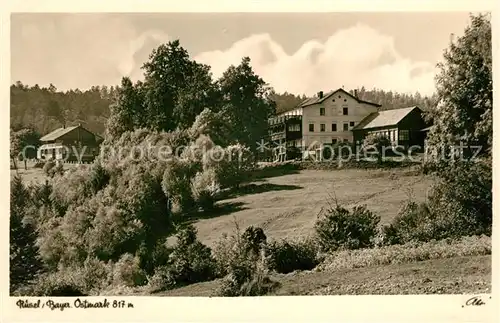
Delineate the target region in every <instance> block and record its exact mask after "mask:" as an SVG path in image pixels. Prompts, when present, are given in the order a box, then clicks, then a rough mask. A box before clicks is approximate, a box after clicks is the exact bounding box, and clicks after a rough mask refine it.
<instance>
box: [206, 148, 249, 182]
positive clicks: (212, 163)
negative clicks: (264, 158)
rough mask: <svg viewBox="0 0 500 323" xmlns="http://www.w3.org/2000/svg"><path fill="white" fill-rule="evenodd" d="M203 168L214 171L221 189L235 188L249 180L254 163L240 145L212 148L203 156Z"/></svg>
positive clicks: (247, 149)
mask: <svg viewBox="0 0 500 323" xmlns="http://www.w3.org/2000/svg"><path fill="white" fill-rule="evenodd" d="M203 168H204V169H208V168H212V169H214V171H215V174H216V175H217V181H218V182H219V183H220V185H221V188H237V187H238V186H239V185H240V184H242V183H243V182H245V181H247V180H248V179H249V178H250V172H251V171H252V170H253V169H254V168H255V161H254V156H253V154H252V152H251V151H250V149H249V148H248V147H245V146H242V145H240V144H237V145H232V146H228V147H226V148H220V147H214V148H213V149H211V150H209V151H208V152H207V153H206V154H205V155H204V158H203Z"/></svg>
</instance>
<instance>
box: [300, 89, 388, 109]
mask: <svg viewBox="0 0 500 323" xmlns="http://www.w3.org/2000/svg"><path fill="white" fill-rule="evenodd" d="M338 92H342V93H344V94H346V95H348V96H349V97H351V98H353V99H354V100H356V101H357V102H358V103H365V104H370V105H373V106H376V107H381V106H382V105H380V104H377V103H373V102H368V101H363V100H361V99H360V98H358V97H355V96H354V95H352V94H351V93H349V92H347V91H346V90H344V89H337V90H335V91H331V92H328V93H326V94H325V95H323V97H322V98H319V97H313V98H309V99H306V100H305V101H304V102H302V103H301V104H299V107H306V106H310V105H313V104H318V103H321V102H323V101H325V100H326V99H328V98H329V97H331V96H332V95H334V94H335V93H338Z"/></svg>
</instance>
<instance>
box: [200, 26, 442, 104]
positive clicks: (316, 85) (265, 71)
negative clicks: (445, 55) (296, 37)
mask: <svg viewBox="0 0 500 323" xmlns="http://www.w3.org/2000/svg"><path fill="white" fill-rule="evenodd" d="M243 56H249V57H250V58H251V60H252V66H253V68H254V70H255V72H256V73H257V74H259V75H261V76H262V78H263V79H264V80H265V81H266V82H268V83H269V84H270V85H271V86H273V87H274V88H275V89H276V90H277V91H278V92H284V91H288V92H292V93H297V94H300V93H305V94H308V95H311V94H314V93H316V92H318V91H320V90H323V91H329V90H332V89H335V88H338V87H341V86H345V88H348V89H350V88H355V87H361V86H365V87H366V88H367V89H371V88H373V87H376V88H381V89H385V90H392V91H398V92H416V91H419V92H420V93H421V94H431V93H432V92H433V91H434V75H435V68H434V64H433V63H429V62H415V61H412V60H410V59H409V58H405V57H402V56H401V55H400V54H399V53H398V51H397V50H396V48H395V46H394V39H393V38H392V37H391V36H387V35H383V34H381V33H380V32H378V31H377V30H375V29H373V28H371V27H369V26H366V25H361V24H358V25H356V26H353V27H351V28H348V29H343V30H340V31H338V32H336V33H335V34H333V35H332V36H331V37H329V38H328V39H327V40H326V41H325V42H323V43H322V42H320V41H317V40H311V41H309V42H306V43H304V44H303V45H302V46H301V47H300V48H299V49H298V50H297V51H296V52H295V53H293V54H291V55H289V54H287V53H286V52H285V51H284V50H283V48H282V47H281V46H280V44H278V43H276V42H275V41H274V40H273V39H272V38H271V36H270V35H268V34H259V35H252V36H250V37H248V38H245V39H242V40H240V41H237V42H236V43H234V44H233V45H232V46H231V47H230V48H229V49H227V50H223V51H211V52H204V53H201V54H199V55H197V56H196V57H195V59H196V60H197V61H199V62H202V63H205V64H208V65H210V66H212V72H213V73H214V76H216V77H218V76H220V75H221V74H222V73H223V71H224V70H225V69H226V68H227V67H228V66H229V65H236V64H238V63H239V62H240V61H241V58H242V57H243Z"/></svg>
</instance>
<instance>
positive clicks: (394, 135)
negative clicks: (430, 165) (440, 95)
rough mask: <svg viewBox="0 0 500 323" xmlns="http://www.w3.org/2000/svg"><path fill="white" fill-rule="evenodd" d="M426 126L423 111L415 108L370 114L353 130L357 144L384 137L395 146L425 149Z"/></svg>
mask: <svg viewBox="0 0 500 323" xmlns="http://www.w3.org/2000/svg"><path fill="white" fill-rule="evenodd" d="M427 126H428V125H427V124H426V122H425V120H424V118H423V112H422V110H421V109H420V108H419V107H417V106H415V107H409V108H402V109H394V110H385V111H377V112H374V113H370V114H369V115H368V116H366V117H365V118H364V119H363V120H361V122H359V123H358V124H357V125H356V126H355V127H354V128H353V129H352V132H353V136H354V141H355V142H362V141H363V139H364V138H365V137H366V136H368V135H370V134H375V135H384V136H386V137H388V138H389V139H390V140H391V142H392V144H393V145H394V146H396V145H399V146H404V147H406V148H408V147H410V146H420V147H422V149H423V147H424V141H425V135H426V131H425V129H426V127H427Z"/></svg>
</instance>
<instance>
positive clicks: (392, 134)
mask: <svg viewBox="0 0 500 323" xmlns="http://www.w3.org/2000/svg"><path fill="white" fill-rule="evenodd" d="M370 134H374V135H375V136H385V137H387V138H389V139H390V140H391V141H393V142H395V141H396V138H397V139H398V140H399V141H407V140H409V139H410V131H409V130H399V131H398V132H397V133H396V130H379V131H371V132H370Z"/></svg>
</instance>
